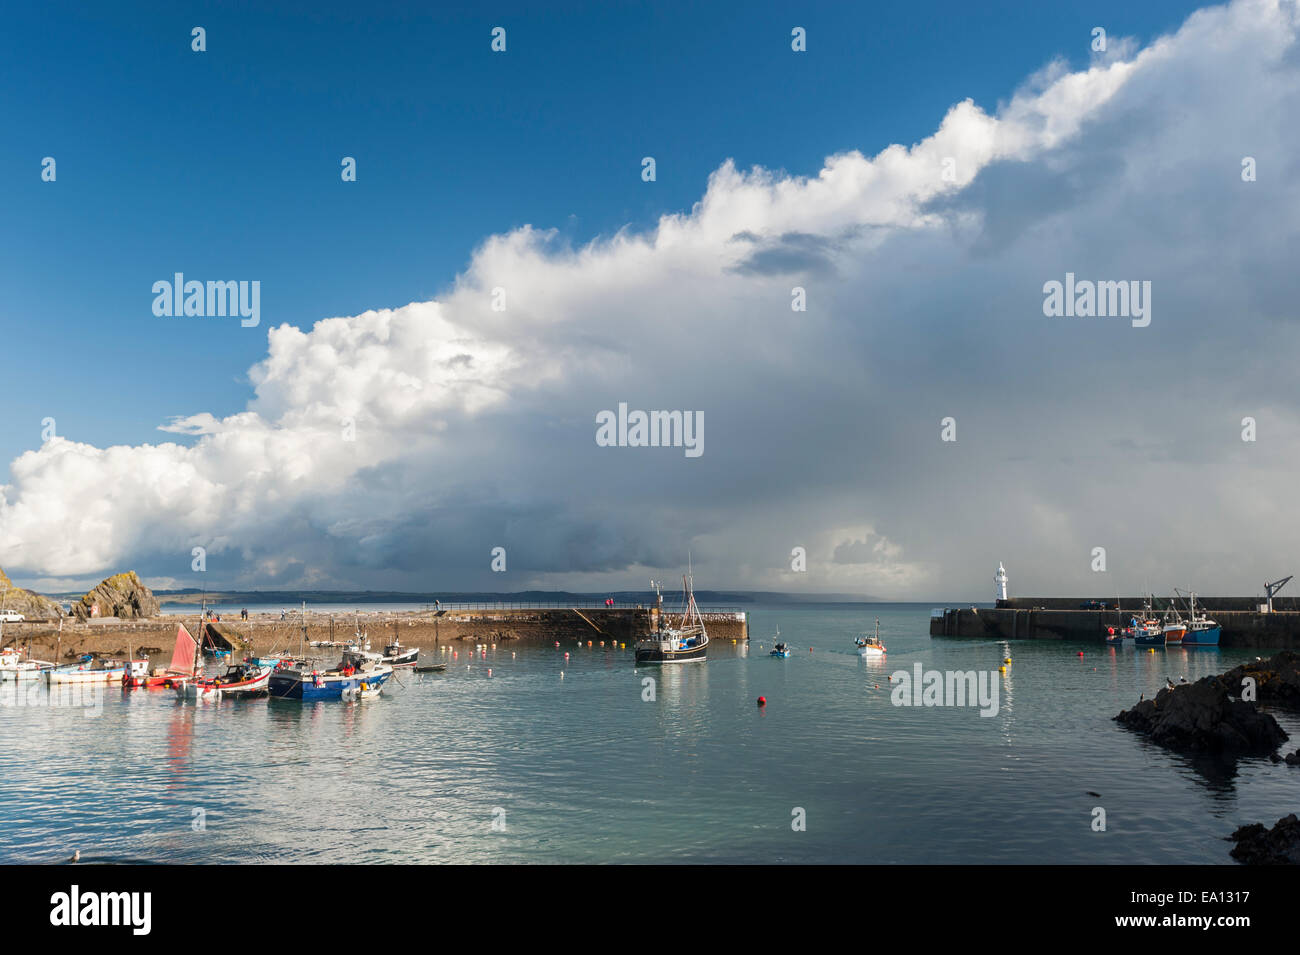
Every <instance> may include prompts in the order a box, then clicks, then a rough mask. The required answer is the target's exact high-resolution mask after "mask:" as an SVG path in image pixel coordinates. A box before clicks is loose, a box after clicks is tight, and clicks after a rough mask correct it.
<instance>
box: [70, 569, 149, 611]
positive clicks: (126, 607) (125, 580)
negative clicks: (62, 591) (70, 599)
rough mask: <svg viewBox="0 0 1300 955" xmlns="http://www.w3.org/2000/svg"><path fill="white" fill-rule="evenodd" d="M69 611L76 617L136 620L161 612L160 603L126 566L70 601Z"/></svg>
mask: <svg viewBox="0 0 1300 955" xmlns="http://www.w3.org/2000/svg"><path fill="white" fill-rule="evenodd" d="M72 612H73V613H74V614H75V615H76V617H77V619H78V620H89V619H90V618H91V617H118V618H120V619H122V620H137V619H139V618H141V617H156V616H158V615H159V614H161V613H162V607H161V606H160V605H159V603H158V598H157V597H155V596H154V595H153V591H152V590H150V589H149V588H148V587H146V586H145V585H144V582H143V581H141V580H140V578H139V577H137V576H136V573H135V571H134V570H128V571H127V572H126V573H124V574H114V575H113V576H112V577H109V578H106V579H105V580H103V581H102V582H101V583H100V584H99V586H98V587H96V588H95V589H94V590H92V591H90V592H89V593H88V594H86V596H84V597H82V598H81V599H80V600H79V601H77V602H76V603H75V604H73V605H72Z"/></svg>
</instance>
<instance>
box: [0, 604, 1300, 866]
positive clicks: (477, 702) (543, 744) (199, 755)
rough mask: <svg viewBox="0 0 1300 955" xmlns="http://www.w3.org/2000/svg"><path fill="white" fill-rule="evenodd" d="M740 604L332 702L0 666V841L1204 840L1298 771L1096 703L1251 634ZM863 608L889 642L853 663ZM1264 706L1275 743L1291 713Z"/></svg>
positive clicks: (1218, 653)
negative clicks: (735, 638) (962, 692)
mask: <svg viewBox="0 0 1300 955" xmlns="http://www.w3.org/2000/svg"><path fill="white" fill-rule="evenodd" d="M749 613H750V632H751V640H750V644H749V646H748V647H746V646H745V645H744V644H743V642H742V643H739V644H734V645H733V644H732V643H731V641H730V640H715V641H714V642H713V643H712V644H711V645H710V648H709V659H708V661H707V662H705V663H691V664H681V665H676V666H657V667H656V666H651V667H640V668H638V667H636V666H635V665H634V661H633V653H632V649H631V647H630V646H629V647H627V648H626V649H625V648H621V647H616V646H612V645H610V644H609V643H608V642H607V643H606V645H605V646H604V647H602V646H600V644H599V637H598V636H596V635H594V634H593V636H594V637H595V640H594V643H593V645H592V646H590V647H588V646H587V645H586V642H585V641H583V642H582V643H581V644H579V643H578V642H577V641H574V640H572V639H571V638H570V639H567V640H563V641H562V645H561V646H560V647H555V646H554V645H553V643H552V642H550V641H548V642H546V643H543V644H540V645H539V644H537V643H529V644H520V643H517V642H505V643H498V644H496V646H495V648H489V649H487V650H486V653H485V654H480V653H479V652H477V651H475V650H473V648H472V647H471V646H469V645H464V644H460V643H454V644H452V645H451V646H453V647H454V648H455V650H456V653H457V655H456V656H455V657H454V658H453V656H452V654H451V653H450V652H439V651H429V650H426V651H425V653H424V657H425V660H426V662H427V661H428V660H429V659H430V658H432V659H434V660H437V661H439V662H442V661H446V662H448V663H449V666H448V669H447V671H446V672H445V673H441V674H414V673H411V672H409V671H406V672H401V673H400V674H399V676H398V677H397V678H396V679H395V680H394V681H392V682H390V684H389V685H388V686H387V687H386V688H385V691H384V694H383V696H381V697H380V698H379V699H376V700H372V701H364V702H357V703H339V702H335V703H316V704H306V705H304V704H302V703H295V702H289V701H278V700H251V701H241V700H223V701H221V702H219V703H216V704H195V703H181V702H178V701H177V700H176V698H175V696H174V694H173V693H171V692H170V691H157V690H155V691H148V690H133V691H124V690H121V689H120V688H117V687H111V688H110V687H105V688H103V689H102V691H100V692H98V693H92V694H85V695H83V696H80V697H78V698H77V699H75V700H73V699H71V698H70V697H66V696H65V697H64V698H63V699H55V700H53V701H51V700H50V699H49V697H48V691H47V690H45V689H43V688H41V687H36V688H35V689H33V690H30V691H29V690H28V689H26V688H25V687H19V688H14V684H12V683H10V684H7V685H5V687H6V688H7V689H6V691H5V693H6V694H7V695H0V806H3V807H4V810H3V814H2V816H0V860H2V861H5V862H47V861H59V860H60V859H64V858H66V857H68V856H70V855H71V854H72V852H73V851H74V850H80V852H81V854H82V859H83V861H95V860H104V861H113V860H117V861H149V862H180V863H204V862H245V863H256V862H288V863H320V862H364V863H375V862H396V863H419V862H467V863H473V862H723V863H728V862H731V863H744V862H792V863H802V862H837V863H884V864H891V863H971V864H984V863H1015V862H1024V863H1108V862H1135V863H1144V862H1164V863H1224V864H1227V863H1230V862H1231V859H1230V857H1229V856H1228V849H1229V847H1230V843H1227V842H1225V841H1224V839H1225V837H1226V836H1227V835H1228V834H1229V833H1231V832H1232V831H1233V829H1235V828H1236V827H1237V826H1239V825H1242V824H1245V823H1248V822H1264V823H1266V824H1268V825H1272V824H1273V823H1274V822H1275V821H1276V820H1277V819H1278V818H1279V817H1280V816H1282V815H1285V814H1286V813H1288V812H1291V811H1294V810H1295V808H1296V806H1295V799H1294V795H1295V791H1296V786H1297V784H1300V769H1296V768H1293V767H1289V766H1286V765H1280V764H1273V763H1270V762H1269V761H1268V760H1267V759H1247V760H1241V761H1239V762H1238V763H1237V764H1236V765H1235V767H1227V766H1223V765H1215V764H1205V763H1202V762H1198V761H1196V760H1192V759H1190V758H1187V757H1184V756H1180V755H1177V754H1174V753H1170V752H1166V751H1164V750H1162V749H1160V748H1159V747H1156V746H1153V745H1151V744H1150V743H1148V742H1147V741H1146V740H1144V739H1143V738H1142V737H1140V736H1137V735H1135V734H1133V733H1131V732H1129V731H1126V730H1124V729H1122V728H1120V727H1119V726H1118V725H1117V724H1115V723H1114V722H1112V720H1111V717H1112V716H1114V715H1115V714H1116V713H1118V712H1119V711H1120V710H1121V709H1124V708H1127V707H1131V706H1132V705H1133V704H1134V703H1136V702H1137V701H1138V698H1139V696H1140V695H1141V694H1145V695H1146V696H1147V697H1148V698H1150V697H1151V696H1152V695H1153V694H1154V693H1156V692H1157V691H1158V690H1159V688H1160V687H1162V686H1164V685H1165V680H1166V679H1167V678H1169V679H1173V680H1174V681H1175V682H1178V681H1179V679H1180V677H1186V678H1187V679H1188V680H1195V679H1197V678H1199V677H1201V676H1205V675H1207V674H1211V673H1220V672H1222V671H1223V670H1225V669H1228V668H1229V667H1231V666H1233V665H1235V664H1237V663H1239V662H1242V661H1243V660H1246V659H1251V658H1253V657H1254V656H1255V655H1256V653H1257V651H1244V650H1243V651H1233V650H1228V649H1218V648H1201V649H1191V648H1188V649H1170V650H1165V649H1160V650H1157V651H1156V652H1155V653H1147V652H1145V650H1142V651H1136V650H1135V649H1134V647H1133V646H1132V642H1131V641H1129V642H1128V643H1127V644H1126V645H1124V646H1122V647H1109V646H1099V645H1097V644H1092V643H1090V644H1073V643H1062V642H1057V641H1001V640H997V641H994V640H971V639H950V638H938V637H936V638H931V637H930V636H929V635H928V627H929V605H925V606H920V605H904V604H890V605H882V604H875V605H854V604H835V605H799V606H791V605H783V606H772V607H765V606H751V607H750V608H749ZM876 617H879V618H880V633H881V639H882V640H883V642H884V643H885V644H886V645H887V647H888V654H887V655H886V657H885V658H884V659H874V658H873V659H863V658H861V657H859V656H858V655H857V653H856V652H855V651H854V648H853V646H852V641H853V638H854V637H855V636H857V635H859V634H863V633H866V634H870V633H871V631H872V629H873V621H874V620H875V618H876ZM777 627H779V628H780V633H781V639H782V640H784V641H786V642H788V643H789V644H790V645H791V646H792V647H793V650H794V653H793V656H792V657H790V658H789V659H781V658H774V657H770V656H769V655H768V650H769V649H770V647H771V644H772V642H773V636H774V634H775V631H776V628H777ZM1080 650H1081V651H1083V656H1082V657H1079V656H1078V652H1079V651H1080ZM566 654H567V656H566ZM1007 657H1010V658H1011V661H1012V662H1011V663H1009V664H1005V667H1006V672H1005V673H1001V672H999V668H1000V667H1002V666H1004V664H1003V660H1004V658H1007ZM917 663H920V664H922V668H923V670H924V671H939V672H942V673H948V672H956V671H976V672H982V673H989V674H996V677H997V693H998V708H997V712H996V714H994V715H991V716H982V715H981V712H980V709H979V708H978V707H977V706H973V705H971V706H899V705H895V701H894V699H893V698H892V696H893V695H892V687H891V676H892V675H893V674H895V673H896V672H899V671H906V672H908V673H909V674H910V673H912V672H913V671H914V665H915V664H917ZM647 680H648V681H651V682H647ZM19 693H21V694H22V695H21V696H18V695H16V694H19ZM760 696H762V697H765V698H766V701H767V703H766V705H765V706H758V705H757V703H756V701H757V699H758V697H760ZM51 702H52V703H54V704H55V705H44V704H49V703H51ZM950 702H951V701H950ZM1275 715H1276V716H1277V717H1278V719H1279V721H1280V722H1281V723H1282V725H1283V727H1284V728H1285V729H1286V730H1287V731H1288V732H1290V733H1291V734H1292V736H1293V737H1296V738H1293V740H1292V741H1291V743H1289V744H1287V746H1286V747H1285V751H1288V752H1289V751H1291V750H1292V749H1294V748H1295V746H1296V745H1300V720H1298V719H1297V718H1296V717H1295V716H1294V715H1288V714H1285V713H1275ZM1094 793H1095V794H1096V795H1093V794H1094ZM1098 809H1101V810H1102V811H1103V812H1104V817H1103V816H1099V814H1098V812H1097V810H1098ZM1099 818H1104V830H1101V829H1098V828H1097V820H1098V819H1099Z"/></svg>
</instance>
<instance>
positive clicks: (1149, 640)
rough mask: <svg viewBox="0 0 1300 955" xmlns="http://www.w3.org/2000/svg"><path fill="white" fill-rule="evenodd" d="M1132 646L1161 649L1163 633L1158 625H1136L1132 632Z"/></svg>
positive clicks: (1163, 639) (1162, 628) (1163, 640)
mask: <svg viewBox="0 0 1300 955" xmlns="http://www.w3.org/2000/svg"><path fill="white" fill-rule="evenodd" d="M1133 645H1134V646H1138V647H1163V646H1164V645H1165V631H1164V627H1162V626H1161V625H1160V624H1159V623H1142V624H1138V625H1137V626H1136V628H1135V629H1134V631H1133Z"/></svg>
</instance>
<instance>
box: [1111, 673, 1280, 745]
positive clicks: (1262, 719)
mask: <svg viewBox="0 0 1300 955" xmlns="http://www.w3.org/2000/svg"><path fill="white" fill-rule="evenodd" d="M1230 686H1231V684H1229V683H1228V682H1227V681H1226V680H1225V679H1224V678H1223V677H1217V676H1207V677H1205V678H1204V679H1201V680H1197V681H1196V682H1195V683H1188V684H1186V685H1185V686H1177V687H1172V688H1166V689H1163V690H1161V691H1160V692H1159V694H1157V695H1156V698H1155V699H1154V700H1143V701H1142V702H1140V703H1138V705H1137V706H1135V707H1133V709H1131V710H1124V711H1122V712H1121V713H1120V714H1119V715H1118V716H1116V717H1115V720H1116V721H1117V722H1118V723H1120V724H1121V725H1122V726H1127V727H1128V728H1129V729H1132V730H1135V731H1137V732H1139V733H1143V734H1145V735H1146V736H1147V737H1149V738H1150V740H1151V742H1153V743H1156V744H1157V745H1159V746H1164V747H1166V748H1167V749H1172V750H1177V751H1178V752H1183V753H1194V754H1209V755H1215V756H1227V757H1236V756H1266V755H1268V754H1269V753H1272V752H1273V751H1274V750H1276V749H1277V748H1278V746H1280V745H1281V744H1282V743H1284V742H1286V740H1287V738H1288V737H1287V734H1286V731H1285V730H1283V729H1282V727H1280V726H1278V724H1277V720H1275V719H1273V717H1272V716H1270V715H1269V714H1267V713H1264V712H1261V711H1260V709H1259V705H1258V704H1257V703H1252V702H1247V701H1244V700H1239V699H1236V698H1235V696H1234V694H1232V693H1230V692H1229V689H1230ZM1237 686H1238V687H1239V686H1240V684H1237Z"/></svg>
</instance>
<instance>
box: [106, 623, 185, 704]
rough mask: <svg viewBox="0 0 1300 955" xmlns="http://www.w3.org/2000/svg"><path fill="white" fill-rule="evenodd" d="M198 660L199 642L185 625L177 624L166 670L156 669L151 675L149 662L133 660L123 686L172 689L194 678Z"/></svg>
mask: <svg viewBox="0 0 1300 955" xmlns="http://www.w3.org/2000/svg"><path fill="white" fill-rule="evenodd" d="M198 660H199V644H198V641H197V640H195V639H194V637H192V636H191V635H190V632H189V631H188V630H186V629H185V624H183V623H182V624H177V626H176V643H175V644H174V645H173V647H172V659H171V663H169V664H168V665H167V666H166V668H163V667H156V668H155V669H154V671H153V672H152V673H151V672H149V661H148V660H132V661H131V664H130V666H129V667H128V668H127V672H126V673H125V674H124V675H123V677H122V685H123V686H127V687H131V688H135V689H148V690H159V689H171V688H174V687H175V686H177V685H178V684H179V683H181V682H182V681H184V680H188V679H193V678H194V676H195V673H196V672H197V669H196V667H197V664H198Z"/></svg>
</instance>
